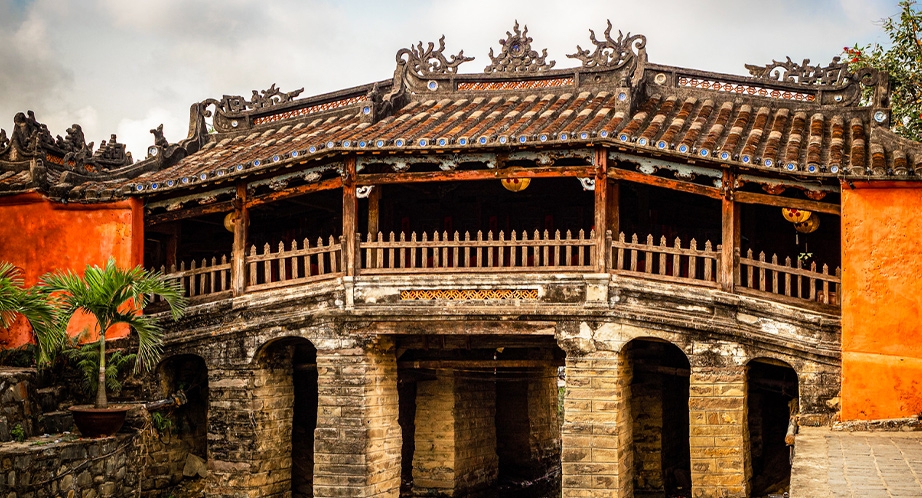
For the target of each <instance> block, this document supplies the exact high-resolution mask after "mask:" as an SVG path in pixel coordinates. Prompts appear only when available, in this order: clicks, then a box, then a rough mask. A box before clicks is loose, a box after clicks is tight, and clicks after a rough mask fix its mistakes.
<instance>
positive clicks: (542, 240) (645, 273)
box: [160, 230, 841, 307]
mask: <svg viewBox="0 0 922 498" xmlns="http://www.w3.org/2000/svg"><path fill="white" fill-rule="evenodd" d="M361 239H362V237H361V236H360V235H358V234H357V235H356V253H357V254H356V257H357V261H356V266H357V267H358V274H360V275H380V274H407V273H417V274H418V273H492V272H516V271H519V272H561V273H562V272H579V273H586V272H595V271H598V268H599V266H598V265H597V254H596V252H597V247H598V244H597V243H596V242H597V240H596V233H595V232H594V231H592V232H590V233H589V236H588V237H587V236H586V234H585V232H584V231H582V230H580V231H579V232H578V233H577V234H576V236H575V237H574V236H573V234H572V233H571V232H569V231H567V232H565V233H564V234H561V233H560V232H559V231H557V232H554V233H553V234H551V233H549V232H548V231H544V232H543V233H542V232H537V231H535V232H533V234H532V235H531V236H529V234H528V233H527V232H520V233H517V232H511V233H510V234H509V236H508V237H507V236H506V234H505V232H502V231H501V232H499V233H498V234H496V236H495V237H494V234H493V233H492V232H487V233H486V236H484V234H483V233H482V232H477V233H476V234H475V235H474V236H473V237H472V236H471V234H470V233H469V232H465V233H464V235H463V236H461V234H459V233H458V232H455V233H454V234H453V235H452V236H449V234H448V233H446V232H442V233H441V234H440V233H438V232H435V233H432V235H431V237H430V235H429V234H427V233H425V232H424V233H422V235H421V236H419V237H417V235H416V233H415V232H414V233H411V234H410V236H409V238H407V237H405V236H404V235H403V234H400V235H399V236H398V235H395V234H394V233H390V234H389V235H388V237H385V236H384V235H383V234H382V233H378V234H369V235H367V237H366V240H364V241H362V240H361ZM604 242H605V245H604V247H605V253H606V254H605V255H604V256H603V260H604V261H602V263H604V264H603V265H601V266H604V267H605V269H606V270H608V271H610V272H611V273H613V274H616V275H623V276H631V277H638V278H645V279H652V280H662V281H667V282H675V283H682V284H686V285H689V284H690V285H702V286H708V287H718V281H717V280H718V269H719V268H720V258H721V251H720V246H719V245H718V246H716V247H714V246H712V244H711V242H710V241H705V243H704V247H703V248H699V247H698V242H697V241H696V240H695V239H691V240H690V241H688V245H687V246H686V245H685V244H684V243H683V241H682V240H680V239H679V238H678V237H677V238H675V239H674V240H673V241H672V244H671V245H670V244H669V243H668V241H667V239H666V237H660V239H659V243H658V244H657V243H655V242H654V238H653V236H652V235H648V236H647V237H646V240H645V241H644V242H640V241H639V239H638V236H637V234H634V235H632V236H631V240H630V241H627V240H626V239H625V234H624V233H620V234H618V238H617V240H613V239H612V234H611V233H610V232H609V233H607V234H606V239H605V241H604ZM737 254H739V253H737ZM243 266H244V268H245V269H246V270H245V272H246V279H245V281H246V285H245V289H244V290H245V291H256V290H262V289H272V288H277V287H284V286H288V285H295V284H300V283H306V282H312V281H316V280H323V279H329V278H336V277H340V276H343V275H344V274H345V271H344V268H345V265H344V262H343V244H342V238H341V237H339V238H334V237H330V238H329V239H328V240H327V241H326V243H324V241H323V240H322V239H318V240H317V243H316V244H315V245H314V246H311V245H310V243H309V242H308V240H307V239H305V240H304V241H303V242H302V244H301V246H300V247H299V246H298V243H297V241H293V242H291V244H290V245H289V246H288V247H287V248H286V246H285V244H283V243H279V244H278V246H277V249H276V250H275V252H273V250H272V247H270V245H269V244H266V245H264V246H263V248H262V251H261V252H260V251H258V250H257V248H256V246H251V247H250V250H249V251H248V252H247V254H246V255H245V259H244V265H243ZM160 271H161V272H162V273H164V274H165V276H166V277H167V278H168V279H173V280H178V281H179V282H180V283H181V285H182V287H183V288H184V289H185V291H186V292H185V293H186V296H187V297H190V298H200V297H204V296H216V295H225V294H226V295H229V294H231V265H230V263H229V261H228V258H227V256H221V259H220V261H219V260H218V259H217V258H211V261H210V262H209V261H208V260H204V259H203V260H201V262H200V263H196V262H195V261H192V262H191V263H189V264H188V267H187V265H186V263H181V264H180V265H179V267H178V268H177V267H176V266H175V265H174V266H171V267H170V268H169V269H167V268H165V267H161V268H160ZM736 280H737V281H736V286H735V287H736V289H737V291H738V292H741V293H745V294H752V295H756V296H759V297H764V298H767V299H773V300H777V301H782V302H790V303H801V304H804V303H813V304H820V305H827V306H833V307H838V306H839V304H840V303H839V299H840V296H841V270H840V269H838V268H836V269H835V272H834V274H830V273H829V268H828V267H827V266H826V265H823V266H822V268H820V269H818V268H817V265H816V263H813V264H811V265H810V267H809V268H804V267H803V264H802V262H801V261H800V260H797V261H796V262H793V263H792V260H791V258H786V259H785V261H784V263H783V264H782V263H780V262H779V260H778V256H777V255H774V256H772V257H771V259H770V260H768V261H767V260H766V256H765V254H764V253H760V254H759V255H758V256H757V257H754V256H753V252H752V251H751V250H749V251H747V253H746V255H745V256H742V257H739V270H738V272H737V273H736Z"/></svg>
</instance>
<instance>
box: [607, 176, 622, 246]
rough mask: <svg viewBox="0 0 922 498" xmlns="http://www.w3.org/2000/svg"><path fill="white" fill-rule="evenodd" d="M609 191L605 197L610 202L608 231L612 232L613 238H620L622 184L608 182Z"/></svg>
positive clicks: (614, 181) (612, 181) (613, 181)
mask: <svg viewBox="0 0 922 498" xmlns="http://www.w3.org/2000/svg"><path fill="white" fill-rule="evenodd" d="M606 188H607V189H608V190H607V191H606V193H605V195H606V196H607V200H608V207H607V208H606V209H607V211H608V214H607V215H606V216H608V227H607V228H606V230H608V231H610V232H611V234H612V237H615V238H618V232H620V231H621V207H620V206H621V182H619V181H616V180H608V186H607V187H606Z"/></svg>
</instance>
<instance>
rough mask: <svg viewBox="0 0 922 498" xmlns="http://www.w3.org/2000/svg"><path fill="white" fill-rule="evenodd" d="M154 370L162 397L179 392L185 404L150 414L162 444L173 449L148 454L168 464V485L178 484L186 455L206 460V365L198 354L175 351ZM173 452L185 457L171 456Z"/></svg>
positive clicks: (207, 399) (207, 400)
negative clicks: (183, 454)
mask: <svg viewBox="0 0 922 498" xmlns="http://www.w3.org/2000/svg"><path fill="white" fill-rule="evenodd" d="M156 372H157V374H158V378H159V379H160V393H161V395H162V397H164V398H165V397H167V396H171V395H173V394H176V393H177V392H179V391H182V392H183V394H184V395H185V397H186V403H185V404H183V405H181V406H178V407H175V408H167V409H165V410H161V411H154V412H153V413H152V416H153V417H155V428H156V429H157V431H158V432H159V433H160V434H161V438H160V442H161V444H163V445H164V446H168V447H172V448H170V449H168V450H167V451H160V452H157V453H156V454H153V453H152V454H151V457H152V458H154V459H156V458H165V461H163V462H160V464H161V465H164V466H167V467H169V475H170V484H171V485H172V484H178V483H179V482H180V481H181V480H182V479H183V468H184V467H185V464H186V460H187V459H188V458H189V457H188V455H190V454H191V455H195V456H196V457H198V458H201V459H202V461H207V460H208V403H209V392H208V367H207V365H206V364H205V359H204V358H202V357H201V356H198V355H196V354H178V355H175V356H170V357H168V358H165V359H163V360H161V362H160V363H159V364H158V365H157V368H156ZM164 435H167V437H163V436H164ZM174 452H182V453H185V454H186V455H187V456H186V457H184V458H181V459H177V458H172V455H173V454H174ZM155 463H156V462H155Z"/></svg>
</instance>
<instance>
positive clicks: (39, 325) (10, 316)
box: [0, 261, 64, 367]
mask: <svg viewBox="0 0 922 498" xmlns="http://www.w3.org/2000/svg"><path fill="white" fill-rule="evenodd" d="M17 315H22V316H24V317H25V318H26V320H28V321H29V325H31V326H32V335H33V337H34V338H35V343H36V346H37V354H36V364H37V365H38V366H39V367H42V366H46V365H48V364H50V363H51V361H52V360H53V359H54V356H55V354H56V353H57V351H58V350H59V349H60V347H61V345H62V344H63V343H64V333H63V331H62V330H60V329H59V328H57V327H55V322H54V308H52V306H51V304H50V303H49V301H48V294H47V292H45V290H44V289H43V288H41V287H38V286H35V287H29V288H26V287H25V286H24V283H23V279H22V271H21V270H20V269H19V268H18V267H16V266H14V265H13V264H11V263H8V262H6V261H0V327H3V328H9V327H10V326H11V325H12V324H13V322H15V321H16V317H17Z"/></svg>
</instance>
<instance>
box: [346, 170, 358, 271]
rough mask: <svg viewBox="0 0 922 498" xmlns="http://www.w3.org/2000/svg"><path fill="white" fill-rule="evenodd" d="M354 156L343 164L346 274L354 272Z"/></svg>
mask: <svg viewBox="0 0 922 498" xmlns="http://www.w3.org/2000/svg"><path fill="white" fill-rule="evenodd" d="M355 162H356V161H355V156H354V155H353V156H348V157H346V162H345V164H344V165H343V167H344V170H343V269H344V270H345V272H346V275H347V276H350V277H351V276H354V275H355V274H356V262H355V259H356V253H355V248H356V243H355V237H356V233H357V232H358V231H359V227H358V216H357V214H358V199H357V198H356V196H355Z"/></svg>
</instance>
